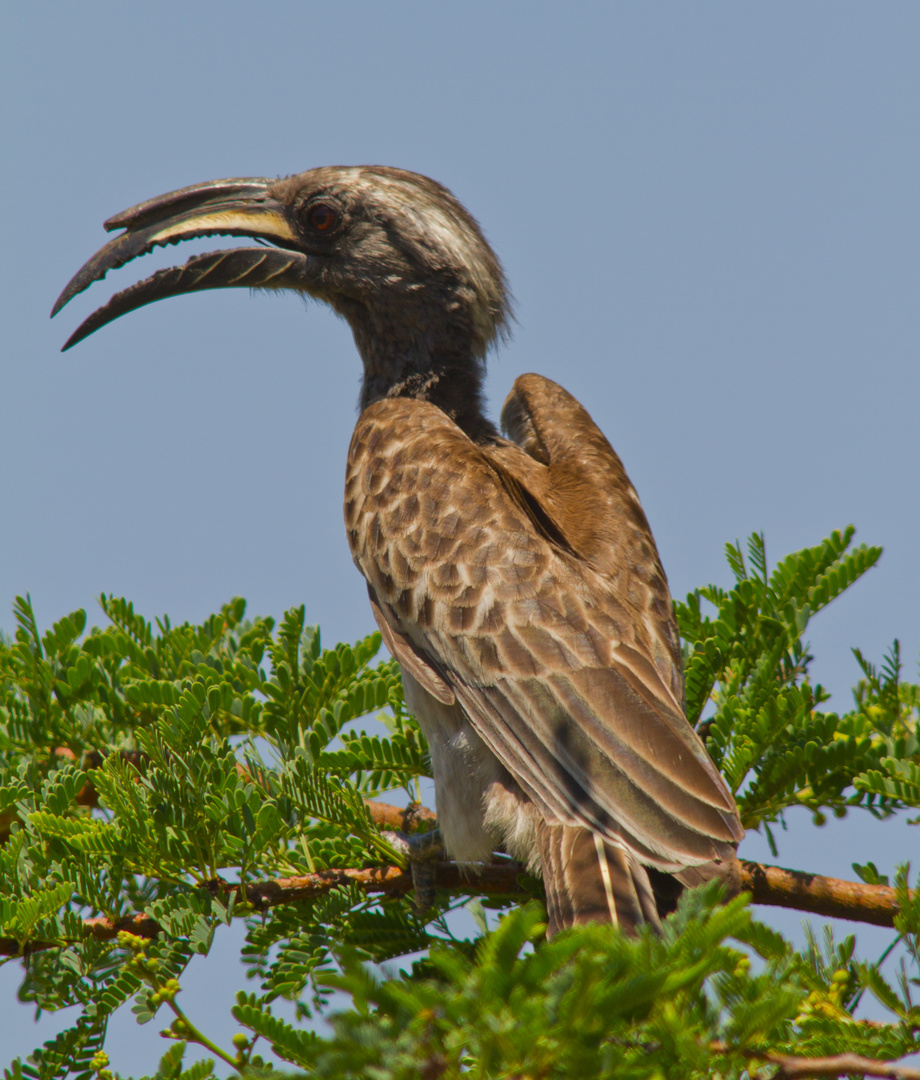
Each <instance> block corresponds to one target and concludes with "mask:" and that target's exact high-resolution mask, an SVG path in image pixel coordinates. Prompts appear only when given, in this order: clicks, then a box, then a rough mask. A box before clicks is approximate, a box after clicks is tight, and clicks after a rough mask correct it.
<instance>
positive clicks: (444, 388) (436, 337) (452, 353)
mask: <svg viewBox="0 0 920 1080" xmlns="http://www.w3.org/2000/svg"><path fill="white" fill-rule="evenodd" d="M349 322H351V324H352V330H353V331H354V335H355V344H356V345H357V346H358V351H359V352H360V354H361V359H362V360H363V362H364V379H363V382H362V385H361V402H360V404H361V409H362V410H364V409H366V408H367V407H368V405H372V404H373V403H374V402H375V401H379V400H381V399H382V398H387V397H408V398H415V399H416V400H418V401H427V402H430V403H431V404H432V405H435V406H437V407H438V408H439V409H441V410H442V411H443V412H445V413H446V414H447V415H448V416H449V417H450V418H451V420H453V421H454V423H455V424H457V426H458V427H460V428H461V429H462V430H463V431H465V432H466V434H467V435H468V436H469V437H470V438H471V439H472V440H473V442H476V443H492V442H494V441H495V440H496V439H498V438H499V437H500V436H499V434H498V430H497V429H496V427H495V425H494V424H493V423H492V422H491V421H490V420H488V419H487V418H486V416H485V401H484V395H483V388H482V378H483V370H484V365H483V363H482V361H480V360H479V359H477V358H476V356H474V355H473V351H472V349H471V348H470V347H469V345H468V343H469V335H467V334H464V333H463V332H462V328H461V327H456V326H454V327H452V328H445V329H446V330H447V331H448V332H446V333H441V334H435V333H432V329H433V328H432V327H431V325H430V324H429V325H428V326H427V327H425V328H424V330H422V328H420V327H419V326H418V325H417V324H416V325H414V326H409V327H400V328H399V331H402V332H398V331H397V332H394V329H395V328H394V327H393V325H392V324H391V325H390V326H389V327H388V328H387V331H388V332H386V333H381V332H380V331H379V329H377V328H375V330H376V332H374V331H370V330H369V329H368V328H367V327H366V323H365V320H364V319H354V318H350V319H349ZM464 346H466V347H464Z"/></svg>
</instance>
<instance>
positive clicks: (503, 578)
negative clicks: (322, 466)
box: [345, 377, 741, 870]
mask: <svg viewBox="0 0 920 1080" xmlns="http://www.w3.org/2000/svg"><path fill="white" fill-rule="evenodd" d="M530 378H535V377H530ZM549 385H552V384H549ZM586 415H587V414H585V416H586ZM588 423H590V420H589V421H588ZM591 426H592V428H593V425H591ZM594 430H595V431H596V429H594ZM610 453H611V454H612V453H613V452H612V451H610ZM515 455H519V459H524V458H526V461H527V462H528V463H530V464H525V463H524V462H523V461H522V460H518V465H519V467H518V468H515V467H514V464H513V461H514V460H517V459H515ZM530 465H533V466H534V467H535V468H542V469H544V470H548V471H547V474H546V476H545V477H544V480H548V479H550V478H551V475H552V473H551V467H550V465H543V464H542V463H541V462H539V461H537V460H535V459H534V458H533V457H528V456H527V455H526V454H525V453H524V452H523V451H521V450H520V449H519V448H515V447H513V446H512V445H511V444H505V445H503V446H500V447H499V448H497V450H495V451H494V452H492V451H491V450H489V449H486V448H482V447H479V446H477V445H475V444H474V443H472V442H471V441H470V439H469V438H468V437H467V436H466V435H465V434H464V433H463V432H462V431H461V430H460V429H459V428H458V427H457V426H456V425H455V424H454V423H453V421H451V420H450V419H449V418H448V417H447V416H446V415H445V414H444V413H443V412H441V410H439V409H437V408H435V407H434V406H432V405H429V404H427V403H425V402H419V401H415V400H410V399H404V398H393V399H386V400H383V401H380V402H377V403H376V404H374V405H372V406H370V407H369V408H368V409H366V410H365V412H364V413H363V414H362V416H361V417H360V419H359V421H358V425H357V427H356V429H355V434H354V436H353V439H352V445H351V448H350V451H349V460H348V473H347V481H346V497H345V516H346V525H347V528H348V533H349V540H350V543H351V547H352V554H353V556H354V558H355V561H356V562H357V564H358V566H359V568H360V569H361V571H362V572H363V574H364V576H365V577H366V579H367V581H368V585H369V588H370V591H371V597H372V601H373V602H374V604H375V607H376V611H375V614H376V615H377V617H378V620H379V621H380V623H381V625H382V626H383V627H385V628H386V634H387V637H388V645H390V647H391V649H392V650H393V651H394V652H395V655H396V656H397V659H399V660H400V661H401V662H403V663H406V662H407V661H408V663H409V667H410V670H411V671H412V673H413V675H415V677H416V678H419V672H420V671H421V672H422V673H423V678H421V679H420V680H419V681H421V682H422V683H423V685H425V686H426V689H428V690H429V692H431V693H434V695H435V696H436V697H439V699H440V700H448V701H449V695H453V696H454V697H455V698H456V700H457V701H458V702H459V703H460V704H461V705H462V707H463V708H464V710H465V712H466V713H467V715H468V716H469V718H470V720H471V722H472V723H473V725H474V727H475V729H476V731H477V732H478V733H479V735H480V736H481V737H482V738H483V740H484V741H485V742H486V743H487V745H488V746H489V747H490V748H491V750H492V751H493V752H494V753H495V754H496V755H497V756H498V758H499V759H500V760H501V761H502V762H503V764H504V765H505V766H506V767H507V768H508V769H509V770H510V772H511V773H512V774H513V775H514V777H515V778H516V780H517V781H518V783H519V784H520V785H521V787H522V788H523V789H524V790H525V791H526V792H527V794H528V796H529V797H530V798H531V799H533V801H534V802H535V803H536V804H537V806H538V807H539V808H540V810H541V812H542V814H543V816H544V819H545V820H546V821H547V822H549V823H553V822H556V823H559V824H563V825H576V826H586V827H588V828H590V829H592V830H593V831H596V832H599V833H601V834H602V835H608V836H609V837H611V838H613V837H621V838H622V839H623V840H625V841H626V842H627V843H628V844H629V845H630V847H631V848H632V849H633V850H634V851H635V852H636V853H637V854H638V855H639V857H640V858H642V860H643V861H646V862H649V863H651V864H653V865H656V866H659V867H660V868H661V869H665V870H679V869H682V868H684V867H687V866H693V865H699V864H702V863H704V862H707V861H709V860H712V859H721V858H726V857H728V856H730V855H731V854H732V853H733V849H734V846H735V844H736V843H737V841H738V839H740V836H741V829H740V825H739V823H738V818H737V813H736V811H735V807H734V802H733V800H732V797H731V795H730V794H729V792H728V791H727V789H726V787H725V785H724V782H723V781H722V779H721V777H720V776H719V774H718V772H717V770H716V769H715V767H714V766H713V764H712V762H711V760H710V759H709V757H708V755H707V754H706V751H705V749H704V748H703V746H702V743H701V742H700V740H699V739H698V737H697V736H696V734H695V733H694V732H693V730H692V729H691V727H690V725H689V724H688V723H687V721H686V719H685V718H684V716H683V714H682V712H681V709H680V705H679V703H678V694H679V676H678V683H677V687H676V689H677V691H678V693H675V684H674V678H673V676H672V673H671V671H670V668H669V666H668V664H667V663H664V664H662V657H661V656H658V655H656V653H657V652H660V649H659V648H658V646H656V642H659V639H660V634H659V633H658V631H657V630H656V629H655V628H654V626H650V625H649V614H648V612H649V610H650V609H649V607H648V605H647V604H643V603H641V602H637V596H639V595H640V594H641V590H639V593H637V592H636V589H635V588H633V587H631V586H630V581H631V580H632V578H635V580H637V581H639V580H642V575H643V574H647V568H642V567H633V568H630V567H628V566H625V567H620V568H619V569H617V568H616V566H615V560H614V563H610V564H609V565H607V564H605V563H604V559H603V557H602V552H600V550H598V551H595V552H594V553H593V555H592V554H591V550H590V544H589V543H588V541H587V540H586V539H585V537H584V536H582V535H581V534H579V533H578V531H577V530H575V531H574V532H573V534H572V538H571V539H570V538H569V537H568V536H567V535H566V531H565V527H566V523H565V520H564V515H561V516H560V513H559V510H558V507H555V508H554V506H553V505H552V502H551V500H549V499H543V500H542V501H541V496H545V495H546V488H545V486H544V488H542V489H539V488H538V484H537V480H538V475H539V474H538V473H536V472H534V471H533V470H532V469H530ZM620 469H621V470H622V467H621V466H620ZM528 470H530V471H529V473H528ZM624 479H625V477H624ZM535 490H537V494H534V491H535ZM554 515H555V516H554ZM642 523H643V526H644V530H645V533H646V534H647V535H646V542H647V544H650V545H651V550H652V552H654V545H653V542H652V540H651V535H650V534H648V527H647V525H644V518H643V519H642ZM634 528H638V526H636V525H635V523H634ZM639 531H640V532H641V531H642V530H641V529H639ZM579 544H581V545H582V547H583V548H584V549H585V551H587V552H588V554H587V555H586V554H584V553H583V552H582V551H580V550H579ZM599 546H600V545H598V547H599ZM643 550H645V548H644V547H643V544H641V543H640V544H638V545H637V546H636V545H633V546H632V547H629V546H627V551H638V552H641V551H643ZM592 559H593V561H592ZM655 565H656V566H657V556H655ZM624 575H625V576H624ZM665 596H666V586H665ZM668 603H669V602H668ZM653 622H654V620H653ZM659 644H660V642H659ZM668 651H669V647H665V649H664V652H665V653H668ZM678 670H679V669H678Z"/></svg>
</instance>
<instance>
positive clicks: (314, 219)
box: [307, 203, 339, 232]
mask: <svg viewBox="0 0 920 1080" xmlns="http://www.w3.org/2000/svg"><path fill="white" fill-rule="evenodd" d="M338 223H339V212H338V210H336V208H335V207H334V206H330V205H329V204H328V203H316V204H315V205H314V206H311V207H310V209H309V210H308V211H307V224H308V225H309V226H310V228H311V229H315V230H316V231H317V232H329V231H330V230H332V229H334V228H335V227H336V225H338Z"/></svg>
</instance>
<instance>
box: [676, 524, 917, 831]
mask: <svg viewBox="0 0 920 1080" xmlns="http://www.w3.org/2000/svg"><path fill="white" fill-rule="evenodd" d="M853 533H854V530H853V528H852V527H850V528H848V529H846V530H845V531H844V532H842V533H840V532H835V533H832V534H831V536H830V537H828V539H827V540H825V541H824V542H823V543H821V544H818V545H817V546H816V547H813V548H805V549H804V550H803V551H797V552H795V553H794V554H792V555H789V556H787V557H786V558H785V559H783V560H782V561H781V562H780V563H779V565H778V566H777V567H776V568H775V569H774V570H773V572H772V573H768V570H767V557H766V550H765V545H764V541H763V537H762V536H759V535H756V534H755V535H754V536H752V537H751V538H750V539H749V540H748V544H747V549H748V559H747V560H746V559H745V556H744V552H743V551H742V549H741V546H740V545H739V544H728V545H727V546H726V556H727V558H728V562H729V565H730V566H731V568H732V572H733V574H734V577H735V586H734V588H732V589H731V590H729V591H726V590H724V589H721V588H719V587H717V586H715V585H708V586H706V587H705V588H702V589H697V590H696V591H695V592H693V593H691V594H690V596H688V597H687V601H686V603H684V604H681V603H678V604H676V605H675V607H676V610H677V617H678V623H679V626H680V631H681V635H682V637H683V638H684V641H685V669H686V682H687V715H688V717H689V718H690V720H691V722H694V723H699V729H700V732H701V734H703V735H704V737H705V739H706V742H707V748H708V750H709V752H710V754H711V755H712V757H713V759H714V760H715V761H716V763H717V764H718V765H719V767H720V768H721V770H722V772H723V774H724V775H725V777H726V779H727V781H728V783H729V786H730V787H731V789H732V791H733V792H734V793H735V796H736V798H737V800H738V806H739V810H740V812H741V819H742V822H743V823H744V825H745V827H746V828H748V829H750V828H759V827H761V826H762V827H764V829H765V831H766V832H767V835H768V837H769V838H770V841H771V844H772V843H773V834H772V832H771V830H770V823H772V822H776V821H778V820H782V818H783V812H784V811H785V810H787V809H789V808H790V807H793V806H805V807H807V808H808V809H809V810H811V811H812V813H813V814H814V816H815V820H816V823H820V822H821V821H822V820H823V813H824V811H825V810H828V809H829V810H831V811H832V812H833V813H835V814H837V815H838V816H843V815H844V814H846V812H847V811H848V810H849V809H850V808H852V807H862V808H865V809H867V810H869V811H870V812H872V813H874V814H876V815H877V816H886V815H888V814H891V813H893V812H894V811H895V810H901V809H904V808H907V807H910V806H916V805H917V804H918V801H920V740H918V724H917V721H918V716H920V707H918V693H917V687H916V686H911V685H906V684H904V683H902V682H901V680H900V671H901V665H900V652H899V645H898V642H897V641H896V642H895V643H894V645H893V647H892V652H891V654H890V656H888V657H886V659H885V661H884V663H883V665H882V669H881V672H879V671H877V670H876V669H875V668H874V667H872V665H871V664H869V663H868V662H867V661H866V660H865V659H864V658H863V657H862V656H861V654H860V653H859V652H858V650H857V651H856V657H857V660H858V661H859V664H860V666H861V667H862V670H863V673H864V675H865V678H864V679H863V680H862V681H861V682H860V683H859V685H858V686H857V688H856V691H855V708H854V709H852V710H851V711H849V712H845V713H836V712H830V711H825V710H822V709H821V708H820V706H821V705H822V704H823V703H824V702H825V701H827V694H826V693H825V691H824V690H823V688H822V687H821V686H820V685H817V686H813V685H812V683H811V681H810V678H809V666H810V664H811V660H812V657H811V654H810V653H809V646H808V642H807V640H806V639H805V637H804V635H805V631H806V629H807V626H808V623H809V620H810V619H811V617H812V616H813V615H814V614H816V613H817V612H818V611H820V610H821V608H823V607H826V606H827V605H828V604H829V603H830V602H831V601H832V600H833V599H835V598H836V597H837V596H839V595H840V593H841V592H843V590H844V589H846V588H848V587H849V586H850V585H851V584H853V582H854V581H856V580H857V579H858V578H859V577H861V576H862V575H863V574H864V573H865V572H866V571H867V570H868V569H869V568H870V567H872V566H874V565H875V563H876V562H877V561H878V559H879V556H880V555H881V549H880V548H870V547H866V546H865V545H861V546H859V547H856V548H853V549H851V548H850V544H851V541H852V538H853ZM707 602H708V604H709V605H710V606H711V608H713V609H714V612H713V613H712V614H707V613H706V609H705V607H704V604H706V603H707ZM710 703H711V704H712V706H713V712H712V715H711V716H709V717H707V718H706V719H705V720H702V721H701V717H702V716H703V713H704V709H706V707H707V705H708V704H710Z"/></svg>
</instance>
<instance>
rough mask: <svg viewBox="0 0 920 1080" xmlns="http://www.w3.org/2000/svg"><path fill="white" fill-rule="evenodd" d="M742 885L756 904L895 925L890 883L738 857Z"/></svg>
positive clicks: (894, 895) (895, 901)
mask: <svg viewBox="0 0 920 1080" xmlns="http://www.w3.org/2000/svg"><path fill="white" fill-rule="evenodd" d="M741 888H742V890H743V891H745V892H749V893H750V894H751V899H752V900H753V902H754V903H755V904H767V905H770V906H773V907H788V908H795V909H796V910H797V911H809V912H811V913H812V914H813V915H824V916H825V917H827V918H834V919H852V920H854V921H855V922H864V923H872V924H873V925H875V926H892V927H893V926H894V917H895V915H897V913H898V910H899V909H898V900H897V894H896V893H895V890H894V889H893V888H891V886H890V885H867V884H865V883H864V882H861V881H843V880H841V879H840V878H831V877H822V876H821V875H820V874H808V873H806V872H805V871H804V870H784V869H783V868H782V867H781V866H767V865H766V864H765V863H756V862H748V861H747V860H744V859H742V860H741Z"/></svg>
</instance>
